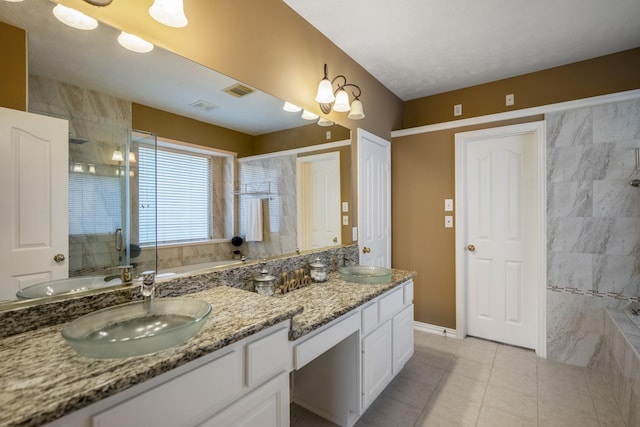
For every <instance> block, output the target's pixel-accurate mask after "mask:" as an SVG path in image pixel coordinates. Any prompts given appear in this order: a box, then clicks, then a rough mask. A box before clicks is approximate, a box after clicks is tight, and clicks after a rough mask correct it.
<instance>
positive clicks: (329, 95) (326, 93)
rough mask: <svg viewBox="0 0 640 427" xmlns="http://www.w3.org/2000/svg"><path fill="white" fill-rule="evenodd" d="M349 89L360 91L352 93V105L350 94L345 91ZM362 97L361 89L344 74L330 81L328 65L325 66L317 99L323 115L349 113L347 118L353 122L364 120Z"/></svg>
mask: <svg viewBox="0 0 640 427" xmlns="http://www.w3.org/2000/svg"><path fill="white" fill-rule="evenodd" d="M334 84H336V85H337V87H336V89H335V91H334V89H333V86H334ZM347 87H353V88H355V89H357V91H358V92H357V94H356V92H351V95H353V98H354V100H353V102H352V103H351V104H349V94H348V93H347V91H346V89H345V88H347ZM360 95H362V91H361V90H360V87H358V85H355V84H353V83H349V82H348V81H347V78H346V77H345V76H343V75H342V74H339V75H337V76H335V77H334V78H333V79H332V80H329V75H328V72H327V64H324V77H323V79H322V80H320V83H319V84H318V94H317V95H316V98H315V99H316V102H317V103H318V105H320V110H322V112H323V113H325V114H328V113H329V112H330V111H331V110H333V111H337V112H339V113H346V112H349V115H348V116H347V117H349V118H350V119H352V120H360V119H364V117H365V116H364V109H363V107H362V101H360Z"/></svg>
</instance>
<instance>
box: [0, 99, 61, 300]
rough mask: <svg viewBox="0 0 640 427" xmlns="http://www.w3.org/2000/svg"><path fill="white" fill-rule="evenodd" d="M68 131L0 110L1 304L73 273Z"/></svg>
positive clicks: (45, 120)
mask: <svg viewBox="0 0 640 427" xmlns="http://www.w3.org/2000/svg"><path fill="white" fill-rule="evenodd" d="M68 129H69V128H68V123H67V121H66V120H61V119H56V118H52V117H46V116H40V115H37V114H31V113H25V112H23V111H16V110H10V109H7V108H0V182H2V186H0V200H2V204H0V236H2V238H1V239H0V242H1V243H0V300H7V299H15V296H16V292H17V291H18V290H19V289H20V288H23V287H25V286H29V285H32V284H36V283H42V282H45V281H48V280H55V279H63V278H66V277H67V276H68V274H69V271H68V248H69V233H68V227H69V225H68V219H67V216H68V209H69V208H68V181H67V180H68V138H69V136H68V135H69V130H68ZM58 254H59V255H61V256H63V257H64V258H65V259H64V260H63V261H59V262H56V261H55V260H54V257H55V256H56V255H58ZM58 259H59V260H60V259H61V258H60V257H58Z"/></svg>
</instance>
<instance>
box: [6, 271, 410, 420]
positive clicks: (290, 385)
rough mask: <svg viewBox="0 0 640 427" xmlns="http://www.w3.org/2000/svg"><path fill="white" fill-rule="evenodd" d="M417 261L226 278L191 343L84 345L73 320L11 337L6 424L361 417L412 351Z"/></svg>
mask: <svg viewBox="0 0 640 427" xmlns="http://www.w3.org/2000/svg"><path fill="white" fill-rule="evenodd" d="M414 275H415V273H413V272H407V271H394V274H393V278H392V280H391V282H390V283H386V284H377V285H371V284H356V283H348V282H344V281H342V280H339V279H338V277H337V275H336V274H335V273H331V274H330V275H329V280H328V281H327V282H325V283H317V284H313V285H311V286H309V287H307V288H303V289H299V290H296V291H293V292H291V293H288V294H285V295H280V296H276V297H265V296H260V295H257V294H255V293H251V292H247V291H244V290H240V289H234V288H230V287H227V286H217V287H214V288H211V289H208V290H205V291H201V292H197V293H193V294H189V295H184V296H185V297H191V298H199V299H203V300H205V301H207V302H209V303H210V304H211V305H212V308H213V311H212V313H211V315H210V317H209V319H208V320H207V322H206V324H205V326H204V327H203V329H202V331H201V332H200V333H199V334H198V335H197V336H195V337H194V338H192V339H191V340H189V341H187V342H185V343H184V344H182V345H179V346H176V347H172V348H170V349H167V350H164V351H161V352H158V353H154V354H150V355H146V356H138V357H132V358H125V359H108V360H94V359H87V358H83V357H80V356H78V355H76V354H75V353H74V352H73V350H72V349H71V348H70V347H69V346H68V345H67V344H66V343H65V342H64V340H63V339H62V337H61V335H60V330H61V328H62V325H57V326H50V327H45V328H40V329H37V330H34V331H30V332H25V333H22V334H19V335H14V336H10V337H7V338H3V339H2V340H0V353H1V355H2V357H3V363H2V364H1V365H0V386H2V392H1V393H2V394H1V395H0V404H1V405H0V406H2V411H0V426H4V425H31V426H36V425H51V426H122V425H138V426H144V425H153V426H178V425H184V426H187V425H193V426H195V425H205V426H206V425H210V426H224V425H247V426H251V425H256V426H258V425H259V426H287V425H289V404H290V401H291V400H293V401H295V402H296V403H298V404H300V405H301V406H303V407H305V408H307V409H309V410H311V411H314V412H316V413H317V414H319V415H321V416H323V417H325V418H327V419H329V420H331V421H333V422H336V423H338V424H340V425H348V426H350V425H353V424H354V423H355V422H356V421H357V419H358V418H359V417H360V415H361V414H362V413H363V412H364V411H365V410H366V408H367V407H368V406H369V405H370V404H371V402H372V401H373V400H374V399H375V398H376V396H377V395H378V394H379V393H380V392H381V391H382V390H383V389H384V388H385V387H386V385H387V384H388V383H389V382H390V381H391V379H392V378H393V377H394V376H395V375H396V374H397V373H398V372H399V371H400V369H402V366H404V363H405V362H406V361H407V360H408V359H409V358H410V357H411V355H412V354H413V282H412V280H411V279H412V278H413V276H414Z"/></svg>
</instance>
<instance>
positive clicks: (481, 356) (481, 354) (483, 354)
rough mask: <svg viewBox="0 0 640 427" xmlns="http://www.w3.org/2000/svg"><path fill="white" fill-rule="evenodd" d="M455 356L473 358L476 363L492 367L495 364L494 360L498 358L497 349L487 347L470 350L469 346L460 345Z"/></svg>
mask: <svg viewBox="0 0 640 427" xmlns="http://www.w3.org/2000/svg"><path fill="white" fill-rule="evenodd" d="M455 357H458V358H461V359H468V360H472V361H474V362H476V363H480V364H482V365H485V366H489V367H491V366H493V361H494V360H495V358H496V351H495V350H492V349H485V348H478V349H475V350H471V351H469V349H467V348H462V347H460V348H459V349H458V352H457V353H456V355H455Z"/></svg>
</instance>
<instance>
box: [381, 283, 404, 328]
mask: <svg viewBox="0 0 640 427" xmlns="http://www.w3.org/2000/svg"><path fill="white" fill-rule="evenodd" d="M403 305H404V291H403V288H397V289H395V290H393V291H391V293H390V294H389V295H385V296H383V297H382V298H381V299H380V302H379V304H378V307H379V312H378V314H379V315H378V321H379V322H380V323H382V322H385V321H387V320H388V319H390V318H391V317H393V315H394V314H396V313H397V312H398V311H400V309H401V308H402V306H403Z"/></svg>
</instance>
